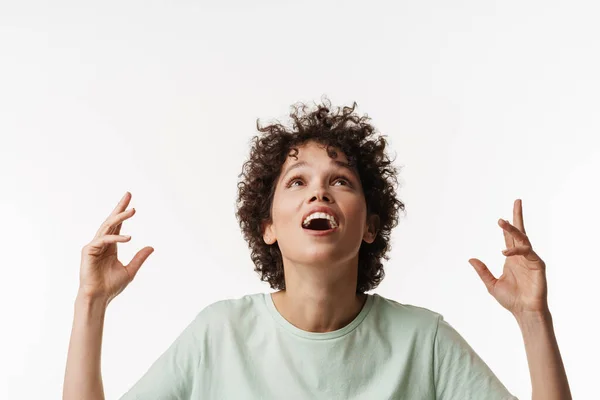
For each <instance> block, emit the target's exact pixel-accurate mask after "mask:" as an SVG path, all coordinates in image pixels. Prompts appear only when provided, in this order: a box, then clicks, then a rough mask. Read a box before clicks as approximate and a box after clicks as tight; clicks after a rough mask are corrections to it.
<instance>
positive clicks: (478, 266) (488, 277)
mask: <svg viewBox="0 0 600 400" xmlns="http://www.w3.org/2000/svg"><path fill="white" fill-rule="evenodd" d="M469 264H471V265H472V266H473V268H475V271H477V275H479V277H480V278H481V280H482V281H483V284H484V285H485V287H486V288H487V291H488V292H489V293H490V294H491V293H493V290H494V286H495V285H496V282H497V281H498V279H496V278H495V277H494V275H493V274H492V273H491V272H490V270H489V269H488V267H486V265H485V264H484V263H482V262H481V261H479V260H478V259H476V258H471V259H469Z"/></svg>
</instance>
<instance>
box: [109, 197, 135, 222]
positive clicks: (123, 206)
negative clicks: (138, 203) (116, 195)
mask: <svg viewBox="0 0 600 400" xmlns="http://www.w3.org/2000/svg"><path fill="white" fill-rule="evenodd" d="M130 201H131V193H129V192H125V195H124V196H123V197H121V200H119V203H118V204H117V206H116V207H115V208H114V210H112V212H111V213H110V215H109V216H108V217H106V219H107V220H108V219H110V218H111V217H112V216H114V215H117V214H119V213H122V212H123V211H125V210H126V209H127V206H128V205H129V202H130Z"/></svg>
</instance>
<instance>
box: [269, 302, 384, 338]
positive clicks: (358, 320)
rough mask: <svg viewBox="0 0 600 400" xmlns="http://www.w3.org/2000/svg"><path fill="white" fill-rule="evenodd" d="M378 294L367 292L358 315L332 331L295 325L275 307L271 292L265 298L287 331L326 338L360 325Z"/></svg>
mask: <svg viewBox="0 0 600 400" xmlns="http://www.w3.org/2000/svg"><path fill="white" fill-rule="evenodd" d="M376 296H377V295H376V294H369V293H367V300H366V301H365V304H364V305H363V307H362V309H361V310H360V312H359V313H358V315H357V316H356V317H355V318H354V319H353V320H352V322H350V323H349V324H348V325H346V326H344V327H343V328H340V329H338V330H335V331H331V332H308V331H305V330H303V329H300V328H298V327H296V326H295V325H293V324H292V323H291V322H289V321H288V320H287V319H285V318H284V317H283V315H281V314H280V313H279V310H277V307H275V302H274V301H273V297H272V296H271V293H264V296H263V298H264V300H265V305H266V306H267V309H268V311H269V313H270V314H271V316H272V317H273V319H274V320H275V321H276V322H277V323H278V324H279V325H280V326H281V327H282V328H284V329H285V330H286V331H288V332H290V333H292V334H294V335H297V336H300V337H303V338H306V339H312V340H326V339H335V338H338V337H340V336H343V335H345V334H347V333H349V332H351V331H352V330H354V329H355V328H356V327H357V326H358V325H360V323H361V322H362V321H363V320H364V319H365V317H366V316H367V314H368V313H369V311H371V308H373V304H374V303H375V300H376Z"/></svg>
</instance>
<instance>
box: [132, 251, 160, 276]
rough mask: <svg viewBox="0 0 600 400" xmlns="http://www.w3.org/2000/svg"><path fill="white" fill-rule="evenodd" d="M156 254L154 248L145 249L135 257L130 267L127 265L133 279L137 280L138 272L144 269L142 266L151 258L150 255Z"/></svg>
mask: <svg viewBox="0 0 600 400" xmlns="http://www.w3.org/2000/svg"><path fill="white" fill-rule="evenodd" d="M152 253H154V249H153V248H152V247H144V248H143V249H141V250H140V251H138V252H137V254H136V255H135V256H134V257H133V259H132V260H131V262H130V263H129V265H127V267H126V268H127V271H129V274H130V275H131V279H133V278H135V276H136V275H137V272H138V271H139V270H140V268H141V267H142V264H143V263H144V261H146V259H147V258H148V257H149V256H150V254H152Z"/></svg>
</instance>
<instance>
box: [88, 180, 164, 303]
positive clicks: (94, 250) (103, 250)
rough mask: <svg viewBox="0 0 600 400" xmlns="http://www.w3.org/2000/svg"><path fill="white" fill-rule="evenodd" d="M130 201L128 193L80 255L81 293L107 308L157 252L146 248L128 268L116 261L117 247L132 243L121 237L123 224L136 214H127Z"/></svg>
mask: <svg viewBox="0 0 600 400" xmlns="http://www.w3.org/2000/svg"><path fill="white" fill-rule="evenodd" d="M130 200H131V193H129V192H127V193H125V196H123V198H122V199H121V201H120V202H119V204H117V206H116V207H115V209H114V210H113V212H112V213H111V214H110V215H109V216H108V218H107V219H106V221H104V223H103V224H102V225H101V226H100V229H99V230H98V232H97V233H96V236H95V237H94V239H92V241H91V242H90V243H88V244H87V245H85V246H84V247H83V249H82V251H81V267H80V270H79V293H80V294H81V295H83V296H86V297H88V298H90V299H100V300H102V301H105V302H106V304H107V305H108V303H110V301H111V300H112V299H114V298H115V297H116V296H117V295H118V294H119V293H121V292H122V291H123V289H125V288H126V287H127V285H129V283H130V282H131V281H132V280H133V278H135V275H136V274H137V272H138V270H139V269H140V267H141V266H142V264H143V263H144V261H146V259H147V258H148V256H150V254H152V252H153V251H154V249H153V248H152V247H144V248H143V249H141V250H140V251H138V253H137V254H136V255H135V257H133V259H132V260H131V262H130V263H129V264H128V265H123V264H122V263H121V262H120V261H119V260H118V259H117V243H118V242H127V241H129V240H130V239H131V237H130V236H124V235H121V234H120V233H121V226H122V224H123V221H125V220H127V219H129V218H131V217H132V216H133V214H135V209H134V208H132V209H129V210H127V211H125V209H126V208H127V205H128V204H129V202H130Z"/></svg>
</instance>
